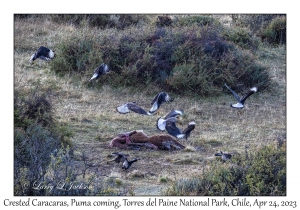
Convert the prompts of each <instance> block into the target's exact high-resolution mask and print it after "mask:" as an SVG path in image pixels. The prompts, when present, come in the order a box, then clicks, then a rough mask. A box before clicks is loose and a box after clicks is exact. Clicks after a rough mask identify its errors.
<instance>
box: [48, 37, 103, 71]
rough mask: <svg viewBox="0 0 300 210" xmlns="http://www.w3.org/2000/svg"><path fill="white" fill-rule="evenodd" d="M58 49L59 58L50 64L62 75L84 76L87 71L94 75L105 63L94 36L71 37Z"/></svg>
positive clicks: (59, 45)
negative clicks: (96, 69) (77, 74)
mask: <svg viewBox="0 0 300 210" xmlns="http://www.w3.org/2000/svg"><path fill="white" fill-rule="evenodd" d="M56 48H57V54H58V56H57V57H56V58H55V59H54V60H53V61H52V62H51V63H50V67H51V69H52V70H54V71H55V72H56V73H59V74H61V75H65V74H71V75H72V74H74V73H79V74H82V75H83V74H85V72H86V71H89V73H90V74H92V73H93V71H94V69H95V68H97V67H98V66H99V65H100V64H101V63H102V62H103V61H102V59H101V50H100V49H99V48H100V47H99V46H98V45H97V42H96V40H95V38H94V37H93V36H88V35H87V36H85V35H84V34H83V35H82V36H80V37H77V36H73V35H71V36H70V37H67V38H66V40H64V41H63V42H61V43H60V44H58V45H57V47H56Z"/></svg>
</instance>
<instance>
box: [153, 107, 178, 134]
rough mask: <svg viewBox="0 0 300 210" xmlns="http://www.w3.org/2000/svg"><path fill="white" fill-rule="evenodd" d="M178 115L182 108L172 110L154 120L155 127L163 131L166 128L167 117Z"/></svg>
mask: <svg viewBox="0 0 300 210" xmlns="http://www.w3.org/2000/svg"><path fill="white" fill-rule="evenodd" d="M178 115H183V110H172V111H171V112H169V113H168V114H167V115H166V116H165V117H164V118H162V117H160V118H158V120H157V122H156V127H157V128H158V129H159V130H161V131H164V130H165V129H166V122H167V119H169V118H171V117H176V116H178Z"/></svg>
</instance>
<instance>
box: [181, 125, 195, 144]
mask: <svg viewBox="0 0 300 210" xmlns="http://www.w3.org/2000/svg"><path fill="white" fill-rule="evenodd" d="M195 127H196V123H195V121H192V122H189V125H188V127H187V128H186V129H184V130H183V131H182V133H183V134H184V138H185V140H188V138H189V137H190V135H191V131H192V130H194V129H195Z"/></svg>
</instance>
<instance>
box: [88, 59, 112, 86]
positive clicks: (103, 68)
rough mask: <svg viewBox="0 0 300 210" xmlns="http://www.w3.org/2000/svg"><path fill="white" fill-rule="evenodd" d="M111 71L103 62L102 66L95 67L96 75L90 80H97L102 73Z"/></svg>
mask: <svg viewBox="0 0 300 210" xmlns="http://www.w3.org/2000/svg"><path fill="white" fill-rule="evenodd" d="M109 71H110V69H109V67H108V66H107V65H106V64H105V63H102V64H101V65H100V66H98V67H97V68H96V69H95V71H94V75H93V76H92V78H91V79H90V80H89V82H90V81H92V80H97V79H98V78H99V77H100V76H101V75H104V74H107V73H109Z"/></svg>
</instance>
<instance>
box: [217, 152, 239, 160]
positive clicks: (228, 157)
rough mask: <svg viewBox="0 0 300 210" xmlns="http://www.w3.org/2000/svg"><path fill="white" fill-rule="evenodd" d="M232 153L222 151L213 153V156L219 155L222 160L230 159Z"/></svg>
mask: <svg viewBox="0 0 300 210" xmlns="http://www.w3.org/2000/svg"><path fill="white" fill-rule="evenodd" d="M233 155H234V154H233V153H226V152H222V151H221V152H219V153H216V154H215V156H221V157H222V160H223V161H224V162H225V161H227V160H229V159H231V158H232V156H233Z"/></svg>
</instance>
